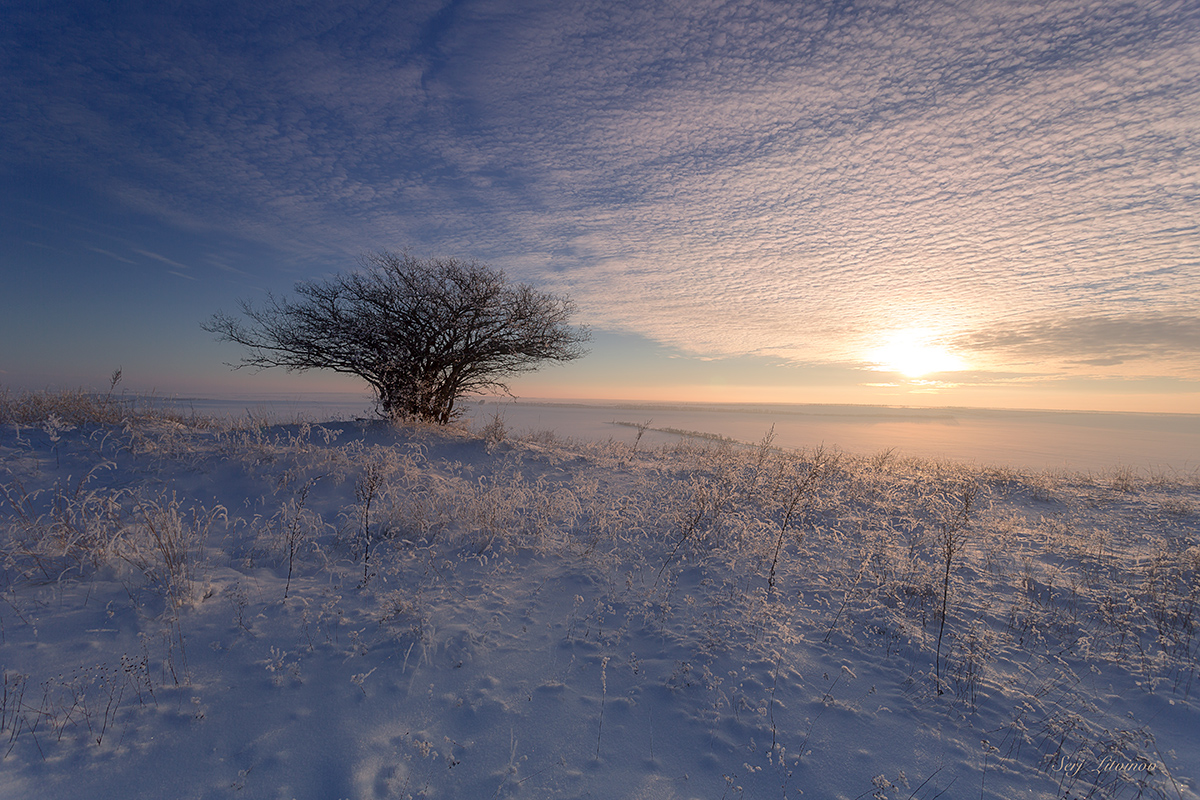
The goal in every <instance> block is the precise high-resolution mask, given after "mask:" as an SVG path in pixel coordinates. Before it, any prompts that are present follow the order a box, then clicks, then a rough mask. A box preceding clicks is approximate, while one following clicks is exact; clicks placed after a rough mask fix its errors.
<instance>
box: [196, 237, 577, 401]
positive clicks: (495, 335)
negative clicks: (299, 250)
mask: <svg viewBox="0 0 1200 800" xmlns="http://www.w3.org/2000/svg"><path fill="white" fill-rule="evenodd" d="M360 267H361V268H360V269H359V270H357V271H354V272H350V273H344V274H339V275H335V276H334V277H332V278H329V279H326V280H320V281H302V282H300V283H297V284H296V288H295V292H296V295H297V299H296V300H288V299H287V298H280V297H275V296H274V295H271V294H268V295H267V299H266V301H265V302H264V303H263V304H262V305H261V306H254V305H253V304H251V303H250V302H248V301H244V300H243V301H242V302H241V310H242V316H243V317H244V320H243V319H241V318H238V317H235V316H232V315H229V314H225V313H223V312H218V313H217V314H214V315H213V316H212V318H211V319H210V320H209V321H208V322H207V323H205V324H204V325H203V326H202V327H203V328H204V329H205V330H207V331H210V332H212V333H215V334H217V336H218V338H219V339H221V340H223V341H230V342H235V343H237V344H239V345H242V346H243V347H244V348H246V354H245V355H244V356H243V358H242V360H241V362H240V363H238V364H235V365H233V366H234V368H235V369H237V368H241V367H253V368H257V369H267V368H272V367H282V368H284V369H286V370H288V371H292V372H304V371H307V370H310V369H323V370H331V371H333V372H342V373H349V374H352V375H357V376H359V377H361V378H362V379H364V380H365V381H367V383H368V384H370V385H371V387H372V389H374V391H375V395H376V399H377V402H378V407H379V412H380V413H381V414H382V415H384V416H387V417H390V418H393V419H403V418H416V419H423V420H428V421H433V422H439V423H443V424H444V423H446V422H449V421H450V420H451V419H453V418H454V416H455V408H454V404H455V401H456V400H457V399H458V398H459V397H461V396H463V395H465V394H473V393H479V392H484V391H495V390H499V391H504V392H507V391H508V386H507V384H505V383H504V382H503V379H504V378H507V377H511V376H513V375H516V374H519V373H523V372H529V371H532V370H535V369H537V367H538V366H539V365H540V364H541V363H542V362H544V361H571V360H574V359H577V358H581V357H582V356H584V355H586V354H587V350H586V349H584V347H583V344H584V342H586V341H587V340H588V339H589V334H588V331H587V330H586V329H585V328H573V327H571V326H570V320H571V317H572V316H573V315H574V313H575V311H576V307H575V304H574V303H573V302H572V301H571V300H570V298H568V297H563V296H557V295H553V294H549V293H546V292H540V291H538V290H536V289H534V288H533V287H531V286H529V285H527V284H510V283H509V282H508V280H507V278H506V277H505V275H504V273H503V272H502V271H499V270H495V269H492V268H491V267H489V266H487V265H486V264H481V263H478V262H474V261H462V260H459V259H455V258H431V259H420V258H415V257H413V256H411V255H408V254H407V253H403V254H396V253H392V252H387V251H384V252H380V253H374V254H370V255H366V256H363V257H362V258H361V259H360Z"/></svg>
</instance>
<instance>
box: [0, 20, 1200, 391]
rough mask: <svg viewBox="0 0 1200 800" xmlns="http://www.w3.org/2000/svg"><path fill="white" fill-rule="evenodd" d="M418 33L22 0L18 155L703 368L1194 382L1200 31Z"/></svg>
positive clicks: (513, 29)
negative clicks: (830, 368) (889, 365)
mask: <svg viewBox="0 0 1200 800" xmlns="http://www.w3.org/2000/svg"><path fill="white" fill-rule="evenodd" d="M400 6H401V4H394V5H393V4H378V3H372V2H366V0H363V2H360V3H326V2H308V3H297V4H294V5H291V6H289V7H283V6H280V5H276V4H254V3H245V4H239V6H238V8H237V10H236V11H233V10H230V7H229V4H224V3H219V2H216V1H215V0H212V1H211V2H195V3H189V4H185V5H184V6H182V7H181V6H171V7H170V8H164V7H162V6H159V5H153V6H150V5H148V6H146V8H145V9H142V10H140V11H137V12H133V11H131V10H129V9H130V8H131V7H127V6H125V5H120V8H121V9H125V15H124V16H122V14H121V12H120V11H118V10H113V9H107V10H99V7H96V8H92V7H89V6H77V5H75V4H69V3H68V4H62V5H59V6H56V5H54V4H53V3H51V4H49V7H48V6H47V4H46V3H39V4H37V5H36V6H35V5H34V4H32V3H29V4H25V5H22V4H18V7H17V10H16V11H15V12H14V19H15V21H16V25H14V26H13V27H12V28H10V31H9V33H7V34H0V36H3V37H5V39H6V41H4V45H5V47H4V50H5V53H6V55H5V56H3V58H4V62H3V71H4V74H5V76H6V80H5V82H4V84H3V87H4V88H2V89H0V105H2V106H3V107H4V108H6V109H7V111H0V115H2V116H0V126H2V127H0V131H2V135H3V137H4V139H5V141H6V142H8V143H9V144H10V147H8V148H6V150H7V152H8V155H7V156H5V157H3V158H5V159H7V160H10V163H13V162H15V161H17V160H26V161H33V162H38V163H44V164H55V165H68V167H69V168H70V169H74V170H77V171H78V172H79V173H80V174H82V175H84V176H85V177H86V178H87V179H88V180H90V181H91V182H93V183H94V184H95V185H97V186H104V187H106V190H107V191H110V192H112V193H113V194H114V195H116V196H117V197H119V198H120V199H121V200H122V201H123V202H125V203H128V204H131V205H133V206H134V207H137V208H140V209H143V210H147V211H151V212H153V213H155V214H157V215H159V216H161V217H163V218H164V219H168V220H169V221H171V222H172V223H174V224H178V225H184V226H189V227H193V228H212V229H217V230H223V231H227V232H229V233H232V234H235V235H237V236H241V237H244V238H247V239H253V240H257V241H262V242H267V243H269V244H272V245H274V246H275V247H277V248H279V249H280V250H281V251H285V252H289V253H301V252H303V253H316V254H318V258H317V260H318V261H320V260H321V259H324V262H323V263H326V264H334V263H336V262H337V261H338V259H343V260H344V258H345V256H346V255H348V254H352V253H354V252H357V251H358V250H360V249H363V248H369V247H375V246H389V245H390V246H403V245H406V244H407V245H411V246H412V247H413V248H414V249H417V250H423V251H435V252H443V253H455V254H469V255H473V256H477V257H481V258H485V259H487V260H490V261H492V262H493V263H496V264H498V265H500V266H503V267H505V268H506V269H508V270H509V271H510V272H511V273H512V274H514V275H516V276H519V277H521V278H523V279H533V280H537V281H539V282H540V283H542V284H544V285H548V286H551V287H554V288H557V289H560V290H562V291H569V292H570V293H571V294H572V295H573V296H575V297H576V299H577V300H578V301H579V303H580V306H581V307H582V309H583V311H584V313H585V315H586V317H587V320H586V321H587V322H589V323H590V324H592V325H594V326H597V327H601V328H607V329H611V330H616V331H626V332H634V333H639V334H642V335H644V336H648V337H650V338H652V339H655V340H657V341H660V342H663V343H666V344H669V345H672V346H675V347H679V348H682V349H684V350H686V351H688V352H692V353H696V354H702V355H707V356H721V355H736V354H755V355H766V356H773V357H780V358H785V359H789V360H793V361H796V362H800V363H812V364H817V363H842V364H847V365H855V364H862V363H864V359H865V358H866V356H865V354H866V353H868V352H870V350H871V349H872V348H873V347H875V346H876V345H878V343H879V341H880V340H881V337H883V336H885V335H886V334H887V333H888V332H889V331H897V330H903V329H910V328H920V329H925V330H928V331H929V332H930V336H931V337H932V338H933V339H934V340H936V341H937V342H938V343H941V344H943V345H946V346H950V347H953V348H954V349H956V351H958V352H960V353H961V354H962V355H963V356H964V358H965V359H966V360H968V361H969V362H971V363H972V364H974V365H975V366H977V367H978V368H979V369H981V370H985V371H986V370H992V371H995V372H1002V371H1004V372H1015V373H1021V372H1025V371H1038V372H1044V371H1045V370H1046V368H1047V365H1050V364H1053V365H1054V368H1055V369H1056V370H1058V371H1059V372H1060V373H1061V374H1064V375H1068V374H1069V375H1077V376H1098V377H1105V376H1115V377H1145V376H1152V375H1171V376H1176V377H1184V378H1188V379H1200V342H1198V341H1197V328H1198V327H1200V314H1198V313H1197V311H1196V309H1197V308H1198V307H1200V305H1198V302H1197V301H1198V300H1200V297H1198V296H1197V295H1198V291H1197V287H1198V286H1200V268H1198V267H1200V265H1198V261H1200V259H1198V258H1197V255H1196V253H1197V248H1196V245H1197V243H1198V241H1200V215H1198V213H1197V212H1198V210H1200V204H1198V199H1200V198H1198V195H1200V6H1197V5H1195V4H1193V3H1186V2H1171V1H1170V0H1163V2H1149V3H1137V4H1118V3H1111V2H1107V0H1057V1H1056V2H1050V3H1028V2H1022V1H1021V0H994V1H992V2H977V1H976V0H911V1H910V0H863V1H862V2H858V1H856V0H828V2H820V1H818V2H805V3H802V4H797V3H791V2H771V1H770V0H753V1H750V0H747V1H745V2H738V1H736V0H730V1H729V2H725V1H724V0H709V1H708V2H696V1H694V0H691V1H689V2H681V1H679V2H670V1H668V0H660V1H659V2H653V3H649V4H647V3H641V2H633V1H632V0H630V2H613V0H605V1H604V2H601V1H600V0H592V1H591V2H588V1H587V0H584V1H583V2H578V3H570V4H561V3H554V2H548V1H547V2H538V1H537V0H533V1H532V2H531V1H530V0H521V2H517V0H497V1H495V2H488V3H477V2H464V1H463V0H452V1H451V2H445V3H438V2H424V3H420V2H418V3H413V4H405V5H404V6H403V8H401V7H400ZM113 8H116V7H115V6H114V7H113ZM189 274H194V272H193V273H189ZM1034 366H1036V370H1034Z"/></svg>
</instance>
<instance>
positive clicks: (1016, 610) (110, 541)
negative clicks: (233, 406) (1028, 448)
mask: <svg viewBox="0 0 1200 800" xmlns="http://www.w3.org/2000/svg"><path fill="white" fill-rule="evenodd" d="M75 422H76V423H83V422H84V421H83V420H77V421H75ZM485 422H487V420H486V418H481V419H479V420H478V421H477V423H476V426H475V428H474V430H472V431H467V430H461V429H448V430H439V429H432V428H425V427H410V428H394V427H391V426H388V425H385V424H383V423H378V422H338V423H326V424H321V425H316V424H287V425H269V424H265V423H258V424H251V423H249V422H247V423H245V424H242V425H230V424H224V425H210V424H205V423H204V422H203V421H202V420H198V421H193V422H189V421H186V420H184V421H171V420H166V419H158V418H150V419H140V420H139V419H131V420H130V421H128V422H126V423H125V424H120V423H110V424H106V425H97V424H75V423H73V421H72V420H70V419H65V418H61V417H57V416H56V417H52V418H46V419H42V420H40V421H37V422H36V423H35V422H27V423H26V424H22V425H13V424H11V423H10V424H5V425H4V426H3V429H2V430H0V459H2V462H0V463H2V467H0V547H2V552H0V558H2V559H3V562H2V563H3V576H2V584H0V589H2V592H3V598H2V602H0V654H2V655H0V662H2V663H0V666H2V667H3V672H4V686H3V694H2V696H0V748H2V749H0V754H2V755H3V760H2V761H0V797H3V798H28V797H40V798H93V797H122V798H141V797H146V798H151V797H153V798H162V797H198V798H199V797H226V796H244V797H265V798H275V797H279V798H293V797H295V798H314V800H316V799H317V798H322V799H324V798H339V797H345V798H391V797H396V798H407V797H430V798H433V797H438V798H472V799H474V798H489V797H529V798H550V797H554V798H584V797H595V798H648V799H649V798H662V799H664V800H665V799H667V798H723V797H724V798H741V797H745V798H791V797H801V796H803V797H806V798H847V799H848V800H849V799H853V798H865V797H878V798H920V799H922V800H931V799H932V798H935V797H945V798H974V797H981V798H1005V800H1008V799H1010V798H1058V797H1087V796H1092V797H1130V798H1132V797H1137V796H1147V797H1166V798H1197V797H1200V789H1198V788H1197V777H1198V772H1200V744H1197V738H1196V736H1195V731H1197V730H1200V714H1198V713H1197V701H1196V692H1197V691H1200V686H1197V685H1196V684H1195V680H1196V672H1197V669H1198V668H1200V662H1198V656H1200V636H1198V634H1200V630H1198V628H1197V626H1198V620H1197V618H1196V611H1197V603H1198V600H1200V584H1198V582H1197V580H1196V577H1197V574H1196V573H1197V570H1198V569H1200V546H1198V540H1197V536H1198V534H1200V478H1198V477H1197V476H1196V475H1195V474H1192V475H1190V476H1189V475H1180V474H1171V475H1169V476H1154V475H1151V474H1148V473H1145V472H1142V471H1136V470H1129V469H1124V470H1115V471H1112V472H1110V473H1106V474H1099V473H1089V474H1083V473H1078V474H1069V473H1051V472H1040V471H1022V470H1019V469H1013V468H988V467H983V466H978V465H970V466H967V465H964V464H962V463H959V462H938V461H930V460H917V459H908V458H904V457H901V456H897V455H896V454H887V453H881V454H879V455H877V456H852V455H844V454H837V453H835V452H832V451H821V450H819V449H811V448H810V449H805V450H795V449H792V448H787V447H778V446H775V443H773V442H763V443H761V444H760V445H759V446H740V445H733V444H729V443H721V442H714V441H705V440H691V439H682V440H678V441H675V442H673V443H655V442H653V441H652V440H650V439H648V438H642V439H638V438H637V436H636V434H637V431H636V430H633V431H632V434H633V435H631V436H628V437H625V438H624V439H622V440H612V441H596V440H584V439H579V440H573V439H570V438H567V436H566V432H564V431H562V430H558V431H557V432H556V434H555V435H551V434H548V433H537V432H525V433H523V434H521V435H520V436H516V435H514V434H513V433H511V432H508V431H505V430H504V429H503V425H497V424H493V425H491V426H490V427H486V426H485V425H484V423H485ZM73 424H74V427H72V425H73ZM943 610H944V612H945V613H944V615H943ZM943 623H944V624H943Z"/></svg>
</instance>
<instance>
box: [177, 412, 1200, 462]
mask: <svg viewBox="0 0 1200 800" xmlns="http://www.w3.org/2000/svg"><path fill="white" fill-rule="evenodd" d="M172 402H173V403H174V404H175V405H177V406H180V407H182V408H184V409H188V408H191V409H194V410H195V411H196V412H197V413H204V414H213V415H217V416H234V417H244V416H246V415H247V414H251V415H253V416H257V417H270V418H272V419H276V420H280V421H289V420H293V419H297V418H302V419H308V420H314V421H323V420H334V419H342V420H345V419H354V418H356V417H369V416H371V415H372V413H373V412H372V403H371V398H370V397H369V396H368V395H366V394H358V393H348V394H347V393H313V394H303V395H270V394H262V395H247V396H242V397H236V398H220V399H216V398H174V399H173V401H172ZM460 408H461V410H462V411H463V422H464V424H467V425H470V426H472V427H475V428H478V427H480V426H482V425H483V424H485V423H487V422H488V421H490V420H491V418H492V416H493V415H494V414H497V413H499V414H500V415H501V416H502V417H503V419H504V423H505V426H506V427H507V429H508V430H509V431H512V432H513V433H516V434H522V433H531V432H537V431H552V432H554V433H555V434H557V435H559V436H562V437H574V438H580V439H590V440H597V441H604V440H607V439H613V440H615V441H621V442H628V443H632V442H633V441H634V439H635V438H636V437H637V434H638V431H637V428H636V427H635V426H636V425H640V424H643V423H647V422H648V423H649V427H648V429H647V430H646V431H645V433H644V434H643V436H642V439H641V445H642V446H653V445H658V444H665V443H673V442H677V441H680V439H682V438H685V434H683V433H679V432H680V431H687V432H690V433H692V434H700V435H703V436H706V437H710V438H719V437H724V438H728V439H734V440H736V441H739V442H745V443H749V444H753V443H757V442H759V441H761V440H762V438H763V436H764V435H766V433H767V432H768V431H770V430H772V427H773V428H774V436H775V438H774V444H775V445H776V446H778V447H789V448H801V447H802V448H811V447H815V446H817V445H824V446H825V447H828V448H833V449H837V450H841V451H844V452H847V453H854V454H859V455H873V454H875V453H879V452H881V451H884V450H888V449H894V450H895V451H896V453H897V455H913V456H923V457H931V458H945V459H952V460H956V461H967V462H972V463H975V464H980V465H987V464H994V465H1003V466H1011V467H1025V468H1029V469H1069V470H1076V471H1084V472H1089V471H1106V470H1111V469H1114V468H1117V467H1132V468H1135V469H1138V470H1144V471H1147V472H1155V473H1157V472H1164V473H1166V474H1168V475H1176V476H1185V475H1191V474H1193V473H1196V472H1198V471H1200V415H1198V414H1130V413H1108V412H1083V411H1023V410H1002V409H979V408H906V407H899V406H857V405H815V404H814V405H772V404H754V403H746V404H699V403H696V404H693V403H619V402H612V401H553V400H530V399H521V400H509V399H494V398H487V399H485V400H484V401H483V402H481V401H480V400H479V399H470V398H468V399H466V400H463V401H460Z"/></svg>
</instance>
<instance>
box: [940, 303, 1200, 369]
mask: <svg viewBox="0 0 1200 800" xmlns="http://www.w3.org/2000/svg"><path fill="white" fill-rule="evenodd" d="M957 345H958V346H959V347H961V348H962V349H963V350H964V351H966V352H968V353H970V354H973V355H975V356H977V357H978V356H982V357H984V358H987V357H996V358H998V359H999V360H1001V361H1002V362H1004V363H1009V364H1012V363H1034V364H1041V365H1043V366H1045V365H1046V364H1047V363H1053V362H1063V363H1064V364H1067V365H1079V366H1082V367H1117V366H1124V367H1126V370H1123V371H1122V372H1123V373H1124V374H1126V375H1129V376H1133V375H1158V374H1161V373H1162V372H1163V371H1164V369H1170V370H1171V371H1172V372H1174V373H1176V374H1178V375H1180V376H1187V377H1191V378H1193V379H1194V378H1197V377H1200V317H1197V316H1194V315H1185V314H1174V315H1171V314H1125V315H1114V316H1086V317H1076V318H1071V319H1062V320H1045V321H1040V322H1033V323H1024V324H1018V325H1013V326H1006V327H1003V328H994V329H991V330H985V331H980V332H976V333H973V334H970V335H967V336H964V337H962V338H961V339H960V340H959V341H958V342H957Z"/></svg>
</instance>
